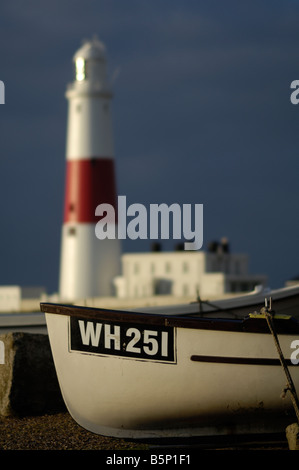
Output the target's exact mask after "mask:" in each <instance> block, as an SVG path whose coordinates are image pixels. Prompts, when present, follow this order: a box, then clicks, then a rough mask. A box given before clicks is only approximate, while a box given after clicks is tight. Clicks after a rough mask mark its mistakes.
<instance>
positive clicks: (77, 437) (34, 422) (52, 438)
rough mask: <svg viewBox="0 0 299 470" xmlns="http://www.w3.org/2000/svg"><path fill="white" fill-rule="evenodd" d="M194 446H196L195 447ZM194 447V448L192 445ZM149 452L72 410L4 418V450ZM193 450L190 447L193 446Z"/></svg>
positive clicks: (283, 446) (278, 445) (279, 445)
mask: <svg viewBox="0 0 299 470" xmlns="http://www.w3.org/2000/svg"><path fill="white" fill-rule="evenodd" d="M192 447H193V446H192ZM192 447H191V448H192ZM195 449H198V450H276V451H281V450H288V445H287V441H286V440H285V441H284V439H283V440H282V441H281V442H268V443H267V442H264V443H259V442H251V443H245V444H242V445H238V444H235V445H233V443H230V444H229V445H226V446H224V447H222V446H217V445H215V446H211V445H208V446H207V447H205V446H199V447H198V446H195V447H193V450H195ZM2 450H7V451H26V450H37V451H58V450H68V451H70V450H75V451H83V450H87V451H88V450H89V451H90V450H93V451H94V450H96V451H113V452H118V451H144V450H145V451H147V450H151V446H150V445H149V444H146V443H136V442H131V441H127V440H123V439H116V438H113V437H106V436H99V435H97V434H94V433H91V432H89V431H87V430H86V429H84V428H82V427H81V426H79V425H78V424H77V423H76V422H75V421H74V420H73V418H72V417H71V416H70V414H69V413H68V412H60V413H56V414H49V415H43V416H26V417H23V418H20V417H11V416H10V417H0V451H2ZM189 450H190V447H189Z"/></svg>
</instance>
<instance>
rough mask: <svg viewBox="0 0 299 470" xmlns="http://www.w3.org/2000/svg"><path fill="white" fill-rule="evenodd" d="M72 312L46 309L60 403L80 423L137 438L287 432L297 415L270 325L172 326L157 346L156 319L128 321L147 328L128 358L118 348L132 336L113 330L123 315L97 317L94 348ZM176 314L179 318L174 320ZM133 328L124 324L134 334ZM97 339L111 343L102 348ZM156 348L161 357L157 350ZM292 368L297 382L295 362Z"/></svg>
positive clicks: (286, 346) (285, 345) (287, 339)
mask: <svg viewBox="0 0 299 470" xmlns="http://www.w3.org/2000/svg"><path fill="white" fill-rule="evenodd" d="M87 310H88V309H87ZM145 317H146V315H145V316H143V317H142V319H141V320H142V321H143V318H144V319H145ZM71 318H72V317H70V316H68V315H64V314H55V313H54V314H53V313H46V321H47V327H48V334H49V338H50V344H51V348H52V352H53V358H54V362H55V367H56V371H57V376H58V380H59V383H60V387H61V391H62V395H63V398H64V401H65V403H66V406H67V408H68V410H69V412H70V414H71V415H72V417H73V418H74V419H75V421H77V422H78V423H79V424H80V425H81V426H82V427H84V428H86V429H88V430H89V431H92V432H94V433H97V434H101V435H108V436H114V437H122V438H131V439H140V438H143V439H149V438H163V437H191V436H192V437H194V436H207V435H215V434H217V435H221V434H227V433H230V434H247V433H264V432H283V431H284V429H285V426H286V425H288V424H291V423H292V422H293V421H294V415H293V411H294V410H293V407H292V402H291V400H290V396H289V394H287V396H286V398H285V399H282V398H281V397H280V395H281V392H282V390H283V388H284V387H285V384H286V378H285V375H284V372H283V369H282V367H281V366H280V364H279V360H278V354H277V350H276V348H275V345H274V341H273V337H272V336H271V334H269V333H267V332H261V333H254V332H244V331H225V330H218V329H215V328H214V327H213V328H212V329H208V328H209V326H204V327H203V328H193V326H192V325H191V324H190V325H191V327H188V325H187V326H186V325H185V326H184V327H180V326H173V327H172V326H170V329H169V334H171V335H172V334H173V344H172V341H171V338H170V336H169V337H168V338H167V340H168V344H167V345H166V343H165V344H164V346H163V345H162V346H161V343H160V344H159V345H158V342H157V341H158V338H159V339H161V338H162V336H161V331H160V332H158V333H155V331H156V330H157V328H158V326H157V325H155V324H147V325H145V327H144V325H143V326H142V325H141V323H140V324H138V323H132V324H131V325H130V324H129V323H130V322H127V323H126V327H129V326H131V327H132V328H135V330H140V331H141V330H142V337H141V338H140V339H139V342H138V343H136V344H135V345H133V346H132V343H131V344H130V348H132V347H133V351H135V354H134V357H132V356H131V357H130V356H123V355H122V354H123V352H122V349H123V348H124V347H126V348H127V347H128V344H129V341H128V339H127V340H126V341H127V343H126V345H124V344H123V345H120V343H119V342H118V343H117V340H116V336H117V335H114V336H113V334H112V336H111V332H112V333H113V332H114V333H115V331H116V330H114V329H113V328H114V326H115V325H116V326H117V325H120V326H121V328H123V327H122V322H123V321H124V320H123V317H122V318H120V321H119V322H118V321H117V320H116V318H117V317H116V318H114V319H113V321H112V323H113V325H112V324H110V326H109V327H107V329H106V327H105V325H107V324H108V323H109V319H107V318H106V320H105V319H103V318H100V319H99V320H95V318H93V320H92V321H93V323H91V322H90V327H91V328H92V331H93V332H94V345H95V346H94V347H90V345H91V337H90V341H89V343H90V344H89V345H85V346H84V345H83V338H84V332H85V334H86V332H87V331H88V330H87V322H88V321H89V320H88V318H86V317H85V316H83V317H82V318H85V323H83V320H82V318H81V326H82V328H83V330H80V328H79V326H78V325H79V324H78V321H79V318H78V317H74V318H72V320H71ZM173 321H174V324H176V323H177V324H178V320H177V319H174V320H173ZM259 321H263V322H266V320H259ZM71 322H72V327H71ZM206 322H207V321H206ZM110 323H111V322H110ZM97 324H98V325H101V326H99V327H97V326H96V325H97ZM166 324H167V325H169V323H168V322H167V321H165V325H166ZM170 324H171V322H170ZM204 325H208V323H204ZM73 327H75V329H77V330H76V331H77V336H76V340H74V338H73V337H74V330H73ZM96 328H99V329H98V330H97V329H96ZM159 328H160V329H161V328H162V330H163V328H164V327H163V326H162V327H161V326H159ZM164 330H167V328H166V327H165V328H164ZM90 331H91V330H90ZM128 331H130V333H128ZM145 331H146V332H147V333H146V332H145ZM82 332H83V333H82ZM79 333H80V334H79ZM109 333H110V336H109ZM133 333H134V332H133ZM133 333H132V331H131V330H128V329H126V334H127V336H129V337H130V341H131V340H132V339H134V334H135V333H134V334H133ZM82 334H83V336H82ZM96 334H98V336H96ZM80 335H81V336H80ZM120 336H121V335H120ZM298 337H299V334H298V333H297V338H298ZM99 338H100V340H99ZM165 338H166V336H164V339H165ZM85 339H86V342H87V338H85ZM279 339H280V344H281V347H282V350H283V353H284V355H285V357H286V358H288V359H289V358H290V357H291V354H292V352H294V349H292V342H293V340H294V339H296V335H294V334H283V335H280V336H279ZM97 340H99V341H98V343H97ZM156 340H157V341H156ZM80 341H81V343H82V346H83V347H82V348H81V350H79V349H80V344H79V343H80ZM101 341H102V344H103V345H106V346H105V347H106V349H103V348H104V346H99V343H100V342H101ZM120 341H122V339H121V338H120ZM156 346H157V349H159V350H160V353H159V354H160V355H159V354H155V347H156ZM118 347H119V348H120V349H118ZM163 347H164V353H163V354H164V355H163V356H162V355H161V351H162V348H163ZM167 347H168V349H167ZM84 348H85V350H84ZM109 348H110V349H109ZM146 351H147V353H146ZM138 354H139V356H138ZM269 363H270V365H269ZM290 365H291V367H290V372H291V374H292V377H293V380H294V384H295V386H296V387H297V388H298V387H299V366H297V367H296V366H295V365H294V366H293V365H292V364H290Z"/></svg>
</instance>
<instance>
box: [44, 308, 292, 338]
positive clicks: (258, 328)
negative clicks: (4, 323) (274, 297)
mask: <svg viewBox="0 0 299 470" xmlns="http://www.w3.org/2000/svg"><path fill="white" fill-rule="evenodd" d="M40 308H41V311H42V312H44V313H51V314H56V315H66V316H72V317H78V318H81V319H89V320H91V321H106V322H111V323H113V322H119V323H122V322H123V323H136V324H149V325H156V326H169V327H178V328H191V329H202V330H218V331H219V330H220V331H237V332H251V333H268V334H270V331H269V327H268V325H267V322H266V320H265V319H263V318H247V317H246V318H244V319H226V318H203V317H200V316H198V317H196V316H195V315H185V316H184V315H182V316H171V315H163V314H153V313H139V312H129V311H122V310H108V309H102V308H93V307H84V306H77V305H64V304H53V303H41V304H40ZM274 322H275V328H276V332H277V333H278V334H294V333H299V323H298V321H296V320H295V319H294V318H292V317H290V319H288V320H282V319H275V320H274Z"/></svg>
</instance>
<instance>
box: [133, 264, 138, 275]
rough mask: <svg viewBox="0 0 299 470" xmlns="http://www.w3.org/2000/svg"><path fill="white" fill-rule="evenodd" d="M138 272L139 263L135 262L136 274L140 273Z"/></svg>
mask: <svg viewBox="0 0 299 470" xmlns="http://www.w3.org/2000/svg"><path fill="white" fill-rule="evenodd" d="M138 273H139V264H138V263H135V264H134V274H138Z"/></svg>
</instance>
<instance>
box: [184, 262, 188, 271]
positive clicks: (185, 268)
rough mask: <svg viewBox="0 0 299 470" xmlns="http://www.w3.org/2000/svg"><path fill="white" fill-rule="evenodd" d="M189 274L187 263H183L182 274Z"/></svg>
mask: <svg viewBox="0 0 299 470" xmlns="http://www.w3.org/2000/svg"><path fill="white" fill-rule="evenodd" d="M187 272H189V264H188V263H187V261H184V263H183V273H187Z"/></svg>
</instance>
